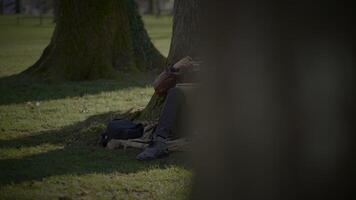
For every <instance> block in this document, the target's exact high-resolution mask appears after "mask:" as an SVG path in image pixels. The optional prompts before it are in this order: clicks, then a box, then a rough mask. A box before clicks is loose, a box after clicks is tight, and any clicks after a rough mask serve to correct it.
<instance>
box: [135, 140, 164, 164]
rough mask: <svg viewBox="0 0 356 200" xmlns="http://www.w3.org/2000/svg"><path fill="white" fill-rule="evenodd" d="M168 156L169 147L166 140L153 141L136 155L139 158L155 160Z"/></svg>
mask: <svg viewBox="0 0 356 200" xmlns="http://www.w3.org/2000/svg"><path fill="white" fill-rule="evenodd" d="M165 156H168V148H167V144H166V143H165V142H159V141H155V142H152V143H151V144H150V145H149V146H148V147H147V148H146V149H145V150H143V151H142V152H141V153H140V154H138V155H137V156H136V159H137V160H141V161H144V160H154V159H158V158H162V157H165Z"/></svg>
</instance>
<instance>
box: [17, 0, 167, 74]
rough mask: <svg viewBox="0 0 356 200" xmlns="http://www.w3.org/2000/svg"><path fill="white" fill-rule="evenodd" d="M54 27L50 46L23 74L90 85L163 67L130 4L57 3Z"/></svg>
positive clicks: (110, 0)
mask: <svg viewBox="0 0 356 200" xmlns="http://www.w3.org/2000/svg"><path fill="white" fill-rule="evenodd" d="M56 23H57V24H56V27H55V30H54V33H53V36H52V39H51V42H50V44H49V45H48V47H47V48H46V49H45V50H44V52H43V55H42V56H41V58H40V59H39V60H38V61H37V62H36V63H35V64H34V65H33V66H32V67H30V68H29V69H28V70H26V71H25V72H24V74H27V75H30V76H33V77H39V78H41V79H64V80H93V79H100V78H108V77H112V76H113V74H114V72H115V71H142V70H146V69H152V68H157V67H162V66H163V64H164V62H165V59H164V57H163V56H162V55H161V54H160V53H159V52H158V50H157V49H156V48H155V47H154V46H153V44H152V43H151V41H150V38H149V36H148V34H147V32H146V30H145V29H144V25H143V22H142V19H141V17H140V15H139V14H138V11H137V7H136V4H135V2H134V0H105V1H97V0H61V1H58V13H57V16H56Z"/></svg>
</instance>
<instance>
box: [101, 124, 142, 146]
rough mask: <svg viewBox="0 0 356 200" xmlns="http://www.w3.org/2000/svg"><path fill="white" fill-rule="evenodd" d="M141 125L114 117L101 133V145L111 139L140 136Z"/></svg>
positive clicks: (104, 144)
mask: <svg viewBox="0 0 356 200" xmlns="http://www.w3.org/2000/svg"><path fill="white" fill-rule="evenodd" d="M142 135H143V125H142V124H136V123H134V122H132V121H130V120H127V119H114V120H112V121H111V122H109V124H108V125H107V128H106V131H105V132H104V133H103V134H101V141H100V143H101V144H102V146H103V147H106V145H107V144H108V143H109V142H110V140H112V139H120V140H127V139H135V138H139V137H142Z"/></svg>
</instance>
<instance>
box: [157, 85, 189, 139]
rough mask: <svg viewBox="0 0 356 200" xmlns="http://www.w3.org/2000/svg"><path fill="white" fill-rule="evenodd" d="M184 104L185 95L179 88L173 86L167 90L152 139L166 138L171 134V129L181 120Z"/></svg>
mask: <svg viewBox="0 0 356 200" xmlns="http://www.w3.org/2000/svg"><path fill="white" fill-rule="evenodd" d="M185 104H186V96H185V94H184V92H183V91H182V90H181V89H179V88H176V87H174V88H171V89H169V90H168V93H167V97H166V100H165V102H164V105H163V108H162V111H161V115H160V118H159V121H158V126H157V128H156V131H155V133H154V135H153V137H154V140H155V139H156V140H159V139H167V138H168V137H170V136H171V133H172V129H173V128H174V127H176V126H177V124H179V121H181V114H182V108H183V107H184V106H185Z"/></svg>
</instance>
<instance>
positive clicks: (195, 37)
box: [139, 0, 200, 119]
mask: <svg viewBox="0 0 356 200" xmlns="http://www.w3.org/2000/svg"><path fill="white" fill-rule="evenodd" d="M199 6H200V3H199V0H178V1H174V8H173V35H172V39H171V47H170V50H169V54H168V58H167V62H166V67H169V66H171V65H173V64H174V63H176V62H177V61H178V60H180V59H181V58H183V57H185V56H191V57H193V58H195V59H199V56H198V55H197V52H198V47H199V41H200V40H199V38H200V34H199V17H200V9H199ZM164 99H165V97H159V96H157V95H155V94H154V95H153V96H152V98H151V100H150V102H149V103H148V105H147V106H146V108H145V109H144V110H143V112H142V113H141V114H140V117H139V118H140V119H156V118H158V116H159V114H160V110H161V108H162V104H163V102H164Z"/></svg>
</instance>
